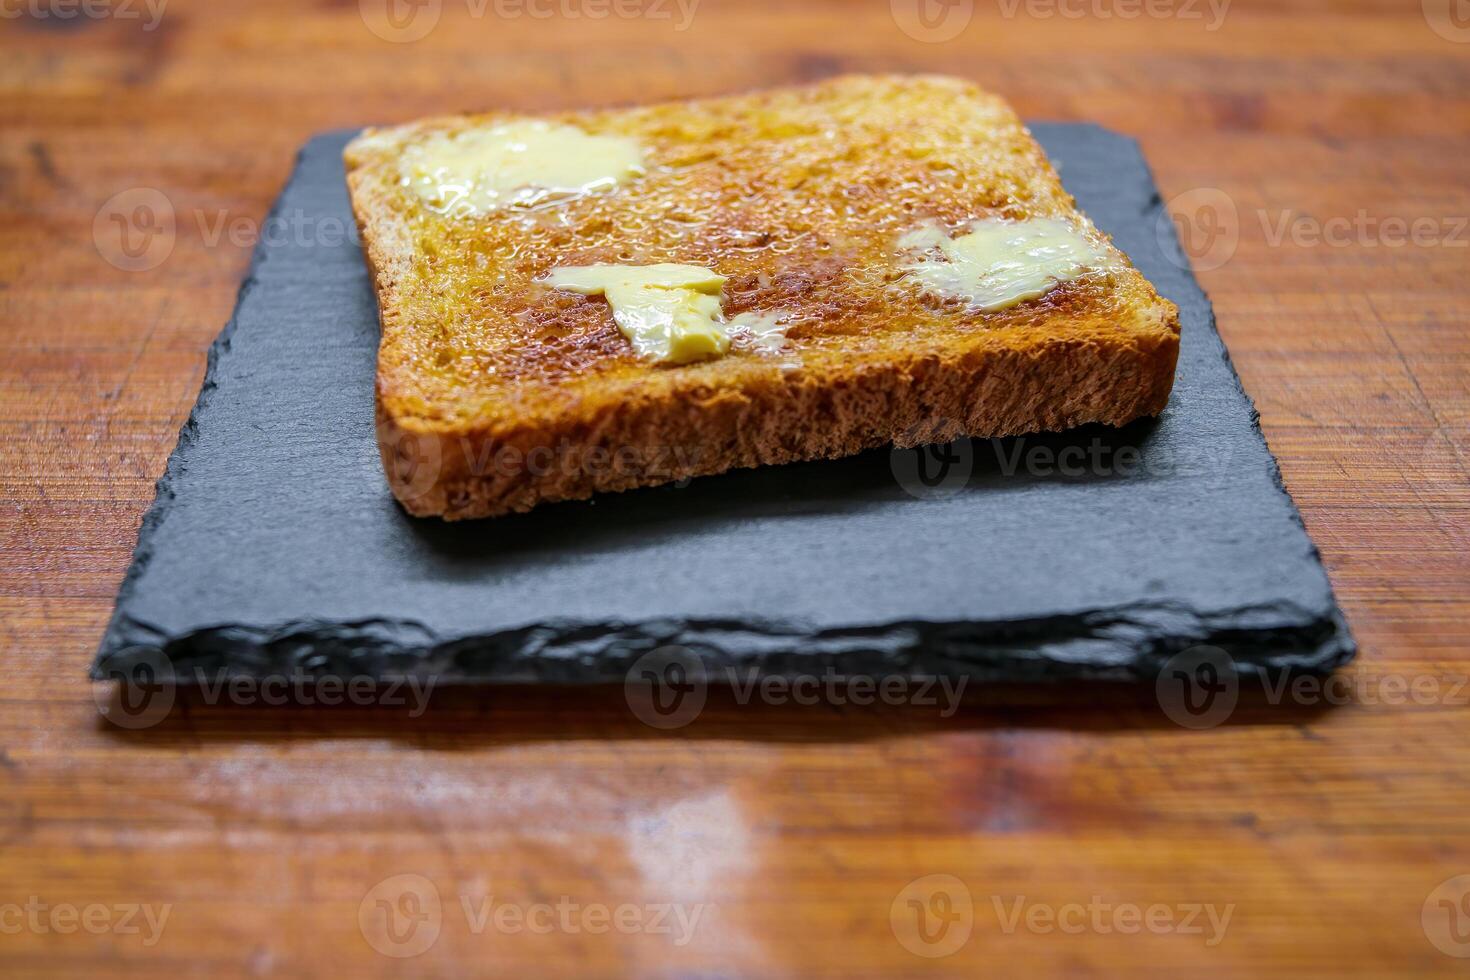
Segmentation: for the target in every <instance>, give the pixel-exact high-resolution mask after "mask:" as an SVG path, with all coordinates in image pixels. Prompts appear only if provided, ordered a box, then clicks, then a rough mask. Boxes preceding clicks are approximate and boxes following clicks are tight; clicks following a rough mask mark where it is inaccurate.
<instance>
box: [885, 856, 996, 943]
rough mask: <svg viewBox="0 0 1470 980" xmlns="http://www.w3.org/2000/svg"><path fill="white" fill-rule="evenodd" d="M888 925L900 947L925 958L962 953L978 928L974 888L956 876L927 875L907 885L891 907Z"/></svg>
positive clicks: (889, 908)
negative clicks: (976, 925) (962, 949)
mask: <svg viewBox="0 0 1470 980" xmlns="http://www.w3.org/2000/svg"><path fill="white" fill-rule="evenodd" d="M888 924H889V926H890V928H892V930H893V936H894V938H895V939H897V940H898V943H899V945H900V946H902V947H903V948H904V949H906V950H908V951H909V952H910V953H913V954H914V955H915V956H922V957H924V958H925V959H939V958H940V957H944V956H950V955H952V954H954V953H956V952H958V951H959V950H960V949H961V948H962V947H963V946H964V945H965V944H966V943H968V942H969V941H970V934H971V933H972V932H973V931H974V929H975V903H974V899H973V898H972V897H971V895H970V889H969V888H968V887H966V886H965V883H964V882H963V881H961V880H960V879H958V878H956V877H955V876H954V875H945V874H937V875H925V876H924V877H922V878H915V879H914V880H913V881H911V882H909V883H908V884H907V885H905V886H904V887H903V889H902V890H901V891H899V893H898V894H897V895H896V896H895V897H894V899H893V902H892V903H891V904H890V905H889V907H888Z"/></svg>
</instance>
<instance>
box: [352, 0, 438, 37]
mask: <svg viewBox="0 0 1470 980" xmlns="http://www.w3.org/2000/svg"><path fill="white" fill-rule="evenodd" d="M358 12H359V13H360V14H361V16H362V22H363V23H364V24H366V25H367V29H368V30H370V31H372V32H373V33H374V34H376V35H377V36H378V37H380V38H382V39H383V40H384V41H391V42H393V43H394V44H408V43H411V42H413V41H421V40H423V39H424V38H426V37H428V36H429V32H430V31H432V30H433V29H434V28H435V27H437V26H438V25H439V17H440V15H441V14H442V13H443V12H444V3H443V0H358Z"/></svg>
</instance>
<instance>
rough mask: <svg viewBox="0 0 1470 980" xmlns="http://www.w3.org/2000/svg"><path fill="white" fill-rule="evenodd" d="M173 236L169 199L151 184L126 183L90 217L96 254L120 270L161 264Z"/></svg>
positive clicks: (174, 221) (170, 250) (175, 237)
mask: <svg viewBox="0 0 1470 980" xmlns="http://www.w3.org/2000/svg"><path fill="white" fill-rule="evenodd" d="M177 240H178V220H177V216H176V215H175V213H174V206H173V202H172V201H170V200H169V199H168V197H167V195H165V194H164V193H163V192H162V191H160V190H157V189H155V188H152V187H130V188H128V189H127V190H125V191H122V192H121V193H118V194H114V195H113V196H112V197H110V198H108V199H107V200H106V201H105V202H103V204H102V206H101V207H100V208H98V209H97V214H96V215H95V216H94V217H93V219H92V243H93V244H94V245H95V246H96V248H97V254H98V255H101V256H102V258H104V259H105V260H107V263H108V264H109V265H111V266H113V267H115V268H118V269H121V270H122V271H124V272H147V271H148V270H149V269H154V268H157V267H158V266H160V265H162V264H163V263H164V261H165V260H167V259H168V257H169V256H170V255H172V254H173V250H174V243H175V242H176V241H177Z"/></svg>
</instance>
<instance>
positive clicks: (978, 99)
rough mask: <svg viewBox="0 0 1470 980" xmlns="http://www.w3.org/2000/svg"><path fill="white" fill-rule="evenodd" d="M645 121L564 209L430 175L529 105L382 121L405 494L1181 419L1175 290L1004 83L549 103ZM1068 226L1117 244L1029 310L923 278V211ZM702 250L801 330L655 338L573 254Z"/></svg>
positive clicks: (547, 493) (515, 494)
mask: <svg viewBox="0 0 1470 980" xmlns="http://www.w3.org/2000/svg"><path fill="white" fill-rule="evenodd" d="M545 118H546V120H548V121H549V122H551V123H553V124H567V125H571V126H575V127H577V128H578V129H579V130H581V131H583V132H585V133H588V134H592V135H594V136H603V135H606V136H616V137H631V138H632V139H634V140H636V141H637V143H638V144H639V145H640V146H641V147H642V148H643V153H644V166H645V169H644V171H643V173H642V174H641V175H640V176H638V177H637V178H636V179H633V180H631V181H629V182H627V183H625V184H622V185H620V186H617V187H615V188H612V189H610V190H606V191H603V192H598V193H589V194H585V195H580V196H575V197H572V198H570V199H568V200H563V201H558V202H555V203H553V204H552V206H537V207H528V208H514V207H507V208H502V209H498V210H492V211H489V212H485V213H475V214H467V215H466V214H461V215H455V214H444V213H440V212H439V211H436V210H435V209H433V208H429V207H426V206H425V205H424V202H423V201H422V199H420V198H419V197H417V196H416V195H415V194H414V193H413V192H412V191H410V190H408V189H407V188H406V186H405V180H404V176H403V160H404V157H405V153H408V152H410V151H411V150H412V148H413V147H414V146H416V145H422V144H423V143H424V141H426V140H430V139H434V138H439V137H442V136H444V135H452V134H458V133H462V132H464V131H466V130H471V129H474V128H477V127H486V126H491V125H496V124H500V123H504V122H509V121H511V120H512V119H513V117H512V116H510V115H509V114H498V115H497V114H490V115H482V116H452V117H442V118H436V119H429V120H424V121H421V122H418V123H413V124H409V125H406V126H400V127H395V128H390V129H379V130H367V131H365V132H364V133H363V134H362V135H361V136H359V137H358V138H357V139H356V140H354V141H353V142H352V144H351V145H349V147H348V149H347V152H346V164H347V173H348V184H349V188H350V191H351V195H352V204H353V209H354V212H355V214H356V216H357V220H358V223H359V225H360V226H361V230H362V233H363V242H364V249H365V252H366V254H367V257H368V262H369V265H370V267H371V270H372V273H373V279H374V283H375V287H376V290H377V296H378V304H379V310H380V316H381V320H382V329H383V332H382V342H381V346H380V350H379V358H378V381H377V393H376V395H377V414H378V432H379V442H380V449H381V451H382V455H383V461H384V465H385V469H386V472H387V475H388V479H389V483H390V485H391V486H392V488H393V491H394V493H395V495H396V496H397V497H398V499H399V500H400V501H401V502H402V503H403V504H404V506H405V507H406V508H407V509H408V510H409V511H410V512H412V513H414V514H419V515H431V514H432V515H440V516H443V517H446V518H451V519H453V518H464V517H480V516H490V515H495V514H500V513H505V512H508V511H523V510H527V509H529V508H531V507H533V506H535V505H537V504H538V503H541V502H545V501H553V500H565V499H576V498H583V497H587V496H590V495H591V494H593V493H596V492H600V491H609V490H623V489H629V488H632V487H636V486H646V485H652V484H657V483H664V482H669V481H675V480H681V479H685V478H688V477H692V476H699V475H706V474H713V473H719V472H723V471H725V470H728V469H731V468H734V467H738V466H751V465H760V464H766V463H780V462H788V461H792V460H798V459H812V458H828V457H836V456H841V455H847V454H851V453H855V452H859V451H861V450H863V449H867V448H872V447H875V446H881V445H884V444H888V443H896V444H899V445H914V444H918V443H923V442H932V441H944V440H948V439H952V438H956V437H958V436H960V435H962V434H968V435H975V436H1003V435H1013V434H1019V433H1024V432H1032V431H1042V430H1055V429H1062V428H1068V427H1071V426H1075V425H1079V424H1082V423H1085V422H1094V421H1096V422H1105V423H1109V424H1115V425H1116V424H1122V423H1125V422H1128V421H1130V420H1132V419H1135V418H1138V417H1140V416H1145V415H1153V414H1157V413H1158V412H1159V411H1160V410H1162V408H1163V406H1164V404H1165V402H1166V401H1167V398H1168V394H1169V391H1170V388H1171V386H1172V383H1173V372H1174V364H1175V359H1176V357H1177V352H1178V335H1179V328H1178V318H1177V311H1176V310H1175V308H1174V307H1173V305H1172V304H1170V303H1168V302H1167V301H1165V300H1163V299H1161V298H1160V297H1159V296H1158V295H1157V293H1156V292H1155V290H1154V289H1153V287H1152V286H1151V285H1150V284H1149V283H1148V282H1147V281H1146V280H1145V279H1144V278H1143V276H1142V275H1140V274H1139V273H1138V272H1137V271H1136V270H1135V269H1133V268H1132V266H1131V265H1130V264H1129V263H1128V262H1127V260H1126V259H1125V258H1124V257H1123V256H1122V255H1121V254H1120V253H1117V252H1116V250H1115V249H1113V247H1112V246H1111V244H1110V243H1109V242H1108V241H1107V239H1106V236H1103V235H1101V234H1100V233H1099V232H1097V231H1096V229H1094V228H1093V227H1092V226H1091V224H1090V222H1088V221H1087V219H1086V218H1085V217H1084V216H1082V215H1081V214H1080V213H1079V212H1078V211H1077V209H1076V206H1075V203H1074V202H1073V200H1072V199H1071V197H1070V196H1069V195H1068V194H1067V193H1066V192H1065V191H1064V190H1063V189H1062V187H1061V184H1060V182H1059V180H1058V179H1057V176H1056V173H1055V171H1054V170H1053V168H1052V167H1051V165H1050V163H1049V162H1048V161H1047V160H1046V158H1045V155H1044V154H1043V152H1042V151H1041V149H1040V147H1039V146H1038V145H1037V144H1036V143H1035V141H1034V140H1033V139H1032V138H1031V136H1030V134H1029V133H1028V132H1027V131H1026V129H1025V127H1024V126H1023V125H1022V124H1021V122H1020V120H1019V119H1018V118H1017V117H1016V116H1015V114H1014V113H1013V112H1012V111H1011V110H1010V109H1009V108H1008V107H1007V106H1006V104H1005V103H1004V102H1003V101H1002V100H1000V99H999V98H997V97H995V96H993V95H990V94H988V93H985V92H983V91H981V90H979V89H977V88H975V87H974V86H972V85H969V84H967V83H963V82H960V81H956V80H953V79H946V78H935V77H917V78H915V77H891V76H879V77H869V76H853V77H844V78H838V79H834V80H831V81H828V82H824V83H821V84H818V85H815V86H810V87H805V88H796V89H785V90H776V91H771V92H765V93H759V94H754V95H746V96H736V97H728V98H718V99H706V100H699V101H693V102H683V103H669V104H662V105H653V106H647V107H639V108H632V109H617V110H596V111H584V112H568V113H561V114H556V115H552V116H548V117H545ZM1037 218H1047V219H1062V220H1064V221H1066V222H1067V223H1068V224H1070V225H1072V226H1075V227H1077V228H1079V229H1081V230H1082V231H1083V232H1084V233H1085V234H1086V235H1087V236H1088V237H1089V238H1091V239H1094V240H1095V241H1096V242H1097V243H1098V247H1100V248H1103V249H1106V250H1107V251H1108V252H1109V253H1110V254H1111V255H1112V256H1114V257H1115V259H1116V264H1115V265H1111V266H1110V267H1109V269H1108V270H1107V271H1105V272H1100V273H1098V274H1090V275H1084V276H1080V277H1078V278H1075V279H1071V280H1067V281H1063V282H1060V283H1059V284H1057V285H1056V286H1055V288H1052V289H1051V290H1050V291H1049V292H1046V293H1045V295H1042V296H1041V297H1039V298H1036V299H1030V300H1028V301H1025V302H1020V303H1018V304H1016V305H1014V306H1010V307H1007V308H1005V309H1000V310H993V311H989V312H982V311H977V310H975V309H972V308H968V307H966V305H965V304H963V303H957V302H954V301H951V300H945V299H942V298H936V297H935V296H934V295H932V294H931V293H927V292H925V291H924V290H922V289H921V288H919V285H918V284H917V283H916V282H915V281H914V280H915V278H916V277H915V276H914V275H913V274H912V273H911V272H909V271H906V269H910V268H911V266H909V265H908V263H909V261H910V259H911V257H910V256H907V255H906V254H905V252H904V251H903V249H902V248H901V247H900V246H899V244H898V243H899V241H900V239H902V238H903V237H904V236H905V235H908V234H910V233H912V232H914V231H915V229H918V228H924V227H937V228H939V229H941V230H943V231H944V232H946V233H951V234H958V233H959V230H961V229H963V228H965V227H966V226H968V225H969V224H970V223H972V222H976V221H979V220H989V219H1000V220H1006V221H1025V220H1029V219H1037ZM657 263H679V264H685V265H690V266H699V267H704V268H708V269H710V270H714V271H715V272H717V273H719V274H720V275H722V276H724V277H726V278H725V282H724V286H723V293H722V297H721V301H722V303H723V310H724V313H725V314H726V315H728V316H731V317H735V316H739V315H740V314H744V313H752V314H760V313H770V312H773V311H779V312H780V313H781V314H782V316H783V317H784V318H785V320H784V322H785V323H786V325H787V326H786V328H785V338H786V339H785V342H784V345H783V346H781V347H780V349H779V350H770V349H763V348H753V347H734V348H731V349H730V351H729V352H728V353H726V354H725V355H724V356H720V357H715V358H712V359H709V360H703V361H697V362H694V363H687V364H678V365H666V364H651V363H649V361H648V360H647V359H646V358H642V357H640V356H638V354H637V353H636V352H635V350H634V348H633V345H632V344H630V342H629V339H628V337H626V336H625V335H624V334H623V333H621V332H620V331H619V329H618V326H617V324H616V323H615V322H614V319H613V316H612V311H611V309H610V307H609V304H608V302H607V301H606V300H605V299H604V298H602V297H600V296H595V295H594V296H589V295H578V294H569V293H567V292H564V291H559V290H556V289H552V288H550V287H549V286H548V285H547V284H546V282H545V280H546V279H547V277H548V276H549V275H550V274H551V273H552V271H553V270H555V269H559V268H565V267H569V266H570V267H582V266H592V265H600V264H615V265H624V266H646V265H654V264H657Z"/></svg>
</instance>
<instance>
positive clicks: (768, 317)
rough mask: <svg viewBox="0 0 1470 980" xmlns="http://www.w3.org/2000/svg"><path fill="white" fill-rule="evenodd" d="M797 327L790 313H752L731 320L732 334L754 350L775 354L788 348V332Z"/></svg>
mask: <svg viewBox="0 0 1470 980" xmlns="http://www.w3.org/2000/svg"><path fill="white" fill-rule="evenodd" d="M795 325H796V324H795V322H794V321H793V320H792V318H791V315H790V314H788V313H783V312H779V311H776V312H755V311H751V312H748V313H737V314H736V315H735V316H733V317H731V318H730V333H731V334H732V335H733V336H734V337H735V339H736V340H739V341H744V343H745V344H746V345H747V346H749V347H751V348H753V349H754V350H758V351H762V352H763V353H767V354H775V353H779V352H780V351H781V349H782V348H783V347H785V346H786V331H788V330H790V329H791V328H792V327H793V326H795Z"/></svg>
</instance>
